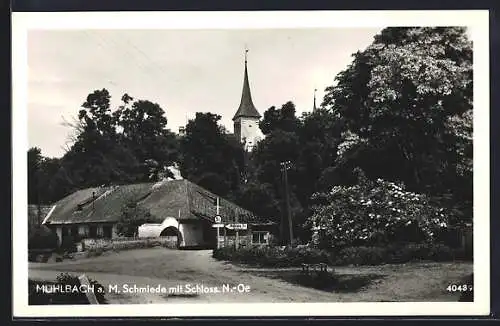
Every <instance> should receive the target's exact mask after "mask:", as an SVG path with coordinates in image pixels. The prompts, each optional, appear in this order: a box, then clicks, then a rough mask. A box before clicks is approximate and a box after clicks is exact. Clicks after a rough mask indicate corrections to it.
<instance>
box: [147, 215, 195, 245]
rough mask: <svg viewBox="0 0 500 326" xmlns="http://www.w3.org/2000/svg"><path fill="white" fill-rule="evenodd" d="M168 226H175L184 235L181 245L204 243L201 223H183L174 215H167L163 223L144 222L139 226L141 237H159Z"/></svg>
mask: <svg viewBox="0 0 500 326" xmlns="http://www.w3.org/2000/svg"><path fill="white" fill-rule="evenodd" d="M168 227H175V228H177V229H178V230H179V232H180V233H181V236H182V241H181V243H180V246H199V245H202V244H203V243H204V240H203V228H202V226H201V224H182V223H179V221H178V220H177V219H175V218H173V217H167V218H166V219H165V220H164V221H163V222H162V223H161V224H152V223H148V224H143V225H141V226H139V230H138V231H139V232H138V233H139V237H141V238H147V237H159V236H160V234H161V232H162V231H163V230H165V229H166V228H168Z"/></svg>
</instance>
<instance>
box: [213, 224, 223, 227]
mask: <svg viewBox="0 0 500 326" xmlns="http://www.w3.org/2000/svg"><path fill="white" fill-rule="evenodd" d="M212 227H213V228H223V227H224V224H212Z"/></svg>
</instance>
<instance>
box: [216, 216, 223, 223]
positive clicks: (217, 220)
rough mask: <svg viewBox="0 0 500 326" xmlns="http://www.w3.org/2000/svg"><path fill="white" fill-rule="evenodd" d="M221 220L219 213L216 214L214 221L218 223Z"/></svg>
mask: <svg viewBox="0 0 500 326" xmlns="http://www.w3.org/2000/svg"><path fill="white" fill-rule="evenodd" d="M221 221H222V218H221V217H220V216H219V215H217V216H216V217H215V223H220V222H221Z"/></svg>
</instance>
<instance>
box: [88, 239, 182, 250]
mask: <svg viewBox="0 0 500 326" xmlns="http://www.w3.org/2000/svg"><path fill="white" fill-rule="evenodd" d="M81 244H82V250H84V251H87V250H96V249H101V250H103V251H107V250H125V249H135V248H151V247H156V246H163V247H167V248H177V237H158V238H116V239H83V240H82V241H81Z"/></svg>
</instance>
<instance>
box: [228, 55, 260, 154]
mask: <svg viewBox="0 0 500 326" xmlns="http://www.w3.org/2000/svg"><path fill="white" fill-rule="evenodd" d="M247 53H248V50H245V72H244V75H243V90H242V93H241V101H240V106H239V107H238V110H237V111H236V113H235V115H234V117H233V122H234V134H235V136H236V138H237V139H238V140H239V141H240V143H242V144H244V146H245V149H246V150H247V151H250V150H252V148H253V147H254V146H255V145H256V143H257V142H258V141H259V140H260V138H261V132H260V129H259V120H260V117H261V115H260V113H259V111H257V109H256V108H255V105H254V104H253V101H252V94H251V92H250V83H249V82H248V69H247Z"/></svg>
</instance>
